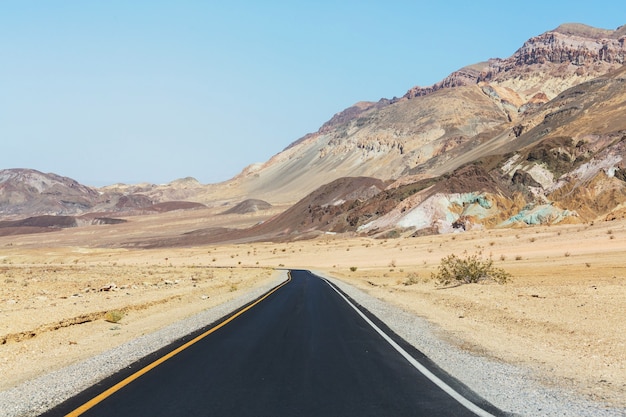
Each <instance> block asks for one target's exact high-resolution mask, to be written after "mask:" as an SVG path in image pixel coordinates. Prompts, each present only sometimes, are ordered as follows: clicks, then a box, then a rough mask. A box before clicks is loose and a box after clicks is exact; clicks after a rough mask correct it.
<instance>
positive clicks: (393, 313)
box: [0, 271, 626, 417]
mask: <svg viewBox="0 0 626 417" xmlns="http://www.w3.org/2000/svg"><path fill="white" fill-rule="evenodd" d="M316 273H317V274H318V275H320V276H324V277H325V278H327V279H328V280H329V281H331V282H332V283H333V284H335V285H337V287H339V288H340V289H341V290H342V291H344V292H345V293H346V294H348V295H349V296H350V297H351V298H352V299H354V300H355V301H356V302H357V303H359V304H360V305H362V306H363V307H365V308H366V309H367V310H369V311H370V312H371V313H373V314H374V315H376V316H377V317H378V318H379V319H380V320H382V321H383V322H384V323H385V324H386V325H387V326H388V327H389V328H390V329H392V330H393V331H394V332H395V333H397V334H398V335H399V336H401V337H402V338H404V339H405V340H406V341H407V342H409V343H410V344H412V345H413V346H415V347H416V348H417V349H418V350H420V351H421V352H422V353H424V354H425V355H427V356H428V357H429V358H430V359H431V360H432V361H433V362H435V363H436V364H437V365H438V366H439V367H440V368H442V369H443V370H445V371H446V372H448V373H449V374H450V375H452V376H453V377H455V378H456V379H458V380H459V381H461V382H462V383H464V384H465V385H467V386H468V387H470V388H471V389H472V390H474V391H475V392H476V393H477V394H478V395H480V396H481V397H483V398H484V399H486V400H488V401H489V402H491V403H492V404H494V405H495V406H497V407H498V408H500V409H501V410H503V411H505V412H508V413H511V414H512V415H519V416H551V417H552V416H564V417H565V416H568V417H569V416H571V417H605V416H606V417H609V416H626V409H623V408H622V409H615V408H613V409H608V408H606V407H604V406H602V405H600V404H596V403H592V402H588V401H584V400H582V399H580V398H579V397H577V396H575V395H574V394H573V393H568V392H563V391H559V390H555V389H550V388H546V387H543V386H540V385H539V384H538V383H537V382H536V381H535V380H534V379H533V377H532V375H531V373H530V371H528V370H524V369H521V368H519V367H515V366H512V365H508V364H504V363H500V362H496V361H494V360H492V359H489V358H485V357H481V356H477V355H474V354H471V353H468V352H465V351H462V350H460V349H458V348H456V347H454V346H452V345H450V344H449V343H446V342H444V341H442V340H441V338H440V337H438V336H437V334H438V332H439V330H438V329H437V327H436V326H434V325H433V324H431V323H429V322H428V321H426V320H425V319H423V318H420V317H417V316H415V315H414V314H411V313H409V312H407V311H404V310H402V309H400V308H398V307H394V306H391V305H389V304H387V303H385V302H383V301H381V300H378V299H376V298H374V297H372V296H370V295H368V294H366V293H365V292H363V291H361V290H359V289H356V288H354V287H352V286H350V285H348V284H346V283H344V282H342V281H339V280H337V279H334V278H332V277H328V276H325V275H323V274H321V273H319V272H316ZM285 279H286V271H285V272H284V273H283V274H281V275H280V276H279V277H278V278H277V279H276V280H275V281H274V282H272V283H270V284H268V285H266V286H263V287H260V288H257V289H255V290H252V291H250V292H248V293H247V294H245V295H243V296H241V297H239V298H237V299H235V300H232V301H230V302H227V303H225V304H222V305H219V306H216V307H214V308H211V309H209V310H207V311H204V312H202V313H199V314H197V315H195V316H193V317H190V318H188V319H185V320H182V321H180V322H178V323H175V324H173V325H170V326H167V327H165V328H163V329H161V330H159V331H157V332H155V333H152V334H150V335H146V336H142V337H140V338H137V339H135V340H133V341H131V342H128V343H125V344H123V345H121V346H119V347H117V348H115V349H112V350H110V351H107V352H105V353H103V354H101V355H98V356H95V357H93V358H90V359H88V360H85V361H82V362H79V363H76V364H74V365H71V366H68V367H66V368H64V369H61V370H58V371H56V372H52V373H49V374H46V375H43V376H41V377H39V378H36V379H33V380H31V381H27V382H25V383H23V384H21V385H19V386H17V387H14V388H11V389H9V390H6V391H3V392H0V414H1V415H2V416H3V417H31V416H37V415H39V414H41V413H43V412H44V411H46V410H48V409H50V408H52V407H54V406H55V405H57V404H59V403H61V402H63V401H65V400H66V399H68V398H70V397H72V396H73V395H75V394H76V393H78V392H80V391H82V390H84V389H86V388H88V387H90V386H91V385H93V384H95V383H96V382H98V381H100V380H102V379H104V378H106V377H108V376H110V375H112V374H114V373H115V372H117V371H119V370H120V369H123V368H124V367H127V366H129V365H131V364H132V363H133V362H135V361H137V360H139V359H141V358H143V357H145V356H146V355H148V354H150V353H152V352H154V351H156V350H158V349H160V348H162V347H164V346H166V345H168V344H169V343H171V342H174V341H175V340H178V339H180V338H181V337H183V336H185V335H187V334H189V333H191V332H194V331H196V330H199V329H201V328H202V327H204V326H207V325H208V324H211V323H213V322H215V321H216V320H218V319H220V318H222V317H224V316H226V315H227V314H229V313H231V312H232V311H234V310H236V309H237V308H239V307H241V306H243V305H244V304H246V303H248V302H250V301H252V300H254V299H256V298H258V297H259V296H261V295H262V294H263V293H265V292H267V291H268V290H270V289H271V288H273V287H274V286H276V285H278V284H279V283H280V282H282V281H284V280H285Z"/></svg>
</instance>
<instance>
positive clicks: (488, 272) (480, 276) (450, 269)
mask: <svg viewBox="0 0 626 417" xmlns="http://www.w3.org/2000/svg"><path fill="white" fill-rule="evenodd" d="M432 277H433V279H435V281H436V282H437V283H438V284H440V285H451V284H458V285H462V284H471V283H476V282H479V281H484V280H492V281H495V282H497V283H499V284H504V283H505V282H507V281H508V280H509V279H510V278H511V274H509V273H508V272H506V271H505V270H503V269H502V268H496V267H494V266H493V259H491V257H489V258H487V259H483V258H481V257H479V256H478V255H476V254H475V255H467V256H466V257H464V258H461V257H459V256H456V255H454V254H452V255H448V256H446V257H445V258H442V259H441V263H440V264H439V268H438V269H437V272H436V273H434V272H433V274H432Z"/></svg>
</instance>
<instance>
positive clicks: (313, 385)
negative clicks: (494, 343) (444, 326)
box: [46, 271, 503, 417]
mask: <svg viewBox="0 0 626 417" xmlns="http://www.w3.org/2000/svg"><path fill="white" fill-rule="evenodd" d="M291 275H292V279H291V281H289V282H288V283H286V284H285V285H283V286H281V287H280V288H278V289H276V290H275V292H273V293H271V294H269V295H268V296H267V297H266V298H265V299H263V300H259V301H258V303H256V304H254V305H251V306H249V307H248V308H247V310H245V311H240V312H238V313H237V315H235V316H233V317H230V318H229V319H228V321H226V322H222V323H221V324H219V325H218V326H217V327H215V326H213V327H208V328H207V329H204V330H203V331H201V332H198V334H196V335H193V336H190V337H189V338H187V339H186V340H182V341H180V342H179V343H178V344H177V345H176V346H171V347H169V348H167V349H164V350H162V351H160V352H159V353H158V354H156V355H155V356H152V357H150V358H146V359H145V360H144V361H143V362H142V363H138V364H136V365H135V366H133V367H132V368H129V369H127V370H125V371H123V372H121V373H120V374H118V375H116V376H114V377H112V378H109V379H108V380H106V381H103V382H102V383H100V384H98V385H97V386H94V387H92V388H91V389H89V390H87V391H85V392H83V393H81V394H79V395H77V396H76V397H75V398H73V399H71V400H68V401H67V402H66V403H64V404H62V405H61V406H59V407H57V408H56V409H54V410H52V411H51V412H49V413H47V414H46V415H66V414H68V413H71V414H70V415H73V416H78V415H82V416H89V417H96V416H102V417H104V416H116V417H122V416H151V417H158V416H167V417H174V416H272V417H278V416H290V417H291V416H359V417H363V416H475V415H484V416H489V415H503V413H502V412H500V411H499V410H497V409H495V408H494V407H493V406H491V405H490V404H488V403H486V402H485V401H483V400H481V399H480V398H478V397H477V396H476V395H475V394H473V393H472V392H471V391H470V390H469V389H467V387H464V386H462V385H461V384H459V383H458V382H457V381H454V380H453V379H452V378H450V377H449V376H447V375H445V374H444V373H443V372H442V371H441V370H439V369H438V368H437V367H436V366H433V365H432V364H430V363H429V361H428V359H427V358H424V357H423V355H422V354H421V353H420V352H419V351H417V350H415V349H413V348H412V347H410V346H408V344H406V343H405V342H404V341H402V340H400V339H399V338H398V337H397V336H393V335H392V337H391V343H390V341H389V340H386V339H385V337H384V336H382V335H381V334H380V333H379V332H378V331H376V330H375V328H374V327H372V325H370V324H369V323H368V321H370V320H371V321H372V322H373V323H374V324H375V325H378V326H379V327H380V328H382V330H383V331H385V333H386V334H391V332H390V331H389V330H388V329H387V328H385V326H384V324H382V323H380V322H379V321H378V320H377V319H376V318H375V317H372V316H371V314H369V313H367V312H365V313H359V312H357V309H356V308H354V307H353V306H351V305H350V304H349V303H348V302H347V300H346V299H345V298H344V296H343V295H342V294H340V293H339V292H338V291H336V290H335V289H334V287H332V286H331V285H330V284H329V283H328V282H327V281H326V280H323V279H321V278H319V277H316V276H315V275H312V274H311V273H309V272H307V271H292V273H291ZM362 311H363V310H362ZM194 338H195V339H194ZM393 345H395V346H397V347H398V348H399V349H400V351H403V350H404V351H405V352H404V356H403V354H402V353H400V352H399V351H398V349H396V348H395V347H394V346H393ZM164 355H167V356H165V357H164ZM407 355H409V356H407ZM155 360H156V361H157V362H155ZM422 366H425V367H426V368H428V369H427V370H424V369H421V367H422ZM418 368H419V369H418ZM420 369H421V370H420ZM424 373H426V374H430V375H431V377H430V378H428V377H427V376H425V375H424ZM431 373H432V374H431ZM433 380H434V381H435V382H433ZM60 383H62V382H61V381H60ZM116 384H117V385H116ZM111 387H113V388H111ZM441 387H443V389H442V388H441ZM107 390H108V391H107ZM446 391H447V392H446ZM454 397H456V398H454ZM90 401H91V402H90ZM85 404H86V405H85ZM81 405H83V406H82V407H80V406H81ZM472 410H473V411H472Z"/></svg>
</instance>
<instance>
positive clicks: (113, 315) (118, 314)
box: [104, 310, 124, 323]
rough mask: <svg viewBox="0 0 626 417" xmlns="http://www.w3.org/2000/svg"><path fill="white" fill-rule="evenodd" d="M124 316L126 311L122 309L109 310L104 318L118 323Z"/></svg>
mask: <svg viewBox="0 0 626 417" xmlns="http://www.w3.org/2000/svg"><path fill="white" fill-rule="evenodd" d="M123 318H124V312H123V311H120V310H111V311H107V312H106V313H105V314H104V320H105V321H108V322H109V323H117V322H119V321H120V320H122V319H123Z"/></svg>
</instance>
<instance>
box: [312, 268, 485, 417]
mask: <svg viewBox="0 0 626 417" xmlns="http://www.w3.org/2000/svg"><path fill="white" fill-rule="evenodd" d="M322 279H323V280H324V281H326V283H327V284H328V285H329V286H330V288H332V289H333V290H334V291H335V292H336V293H337V294H339V296H340V297H341V298H343V299H344V301H345V302H346V303H348V305H349V306H350V307H352V308H353V309H354V310H355V311H356V312H357V313H358V314H359V316H361V317H362V318H363V320H365V321H366V322H367V324H369V325H370V326H372V328H373V329H374V330H376V332H377V333H378V334H380V335H381V336H382V337H383V339H385V340H386V341H387V342H388V343H389V344H390V345H391V346H392V347H393V348H394V349H395V350H397V351H398V353H400V355H402V356H403V357H404V359H406V360H407V361H408V362H409V363H410V364H411V365H413V367H415V369H417V370H418V371H420V372H421V373H422V374H423V375H424V376H425V377H426V378H428V379H430V380H431V381H432V382H433V383H434V384H435V385H437V386H438V387H439V388H441V389H442V390H443V391H444V392H445V393H446V394H448V395H449V396H451V397H452V398H454V399H455V400H456V401H457V402H459V403H460V404H461V405H462V406H464V407H465V408H467V409H468V410H470V411H471V412H473V413H475V414H476V415H478V416H480V417H495V416H494V415H493V414H491V413H489V412H488V411H485V410H483V409H482V408H480V407H479V406H477V405H476V404H474V403H473V402H471V401H470V400H468V399H467V398H465V397H464V396H463V395H461V394H459V393H458V392H457V391H455V390H454V388H452V387H451V386H450V385H448V384H446V383H445V382H444V381H443V380H441V379H440V378H439V377H438V376H437V375H435V374H433V373H432V372H431V371H430V370H428V368H426V367H425V366H424V365H422V364H421V363H419V362H418V361H417V360H415V358H413V357H412V356H411V355H410V354H409V353H408V352H407V351H406V350H404V349H403V348H402V347H401V346H400V345H398V344H397V343H396V342H394V340H393V339H392V338H391V337H389V336H388V335H387V334H386V333H385V332H383V331H382V330H381V329H380V328H379V327H378V326H376V324H374V322H372V321H371V320H370V319H369V318H368V317H367V316H366V315H365V314H363V312H362V311H361V310H359V309H358V308H357V306H355V305H354V304H353V303H352V302H350V300H348V299H347V298H346V296H344V295H343V294H342V293H341V292H340V291H339V290H337V288H335V287H334V286H333V285H331V283H330V282H329V281H328V280H327V279H325V278H322Z"/></svg>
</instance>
